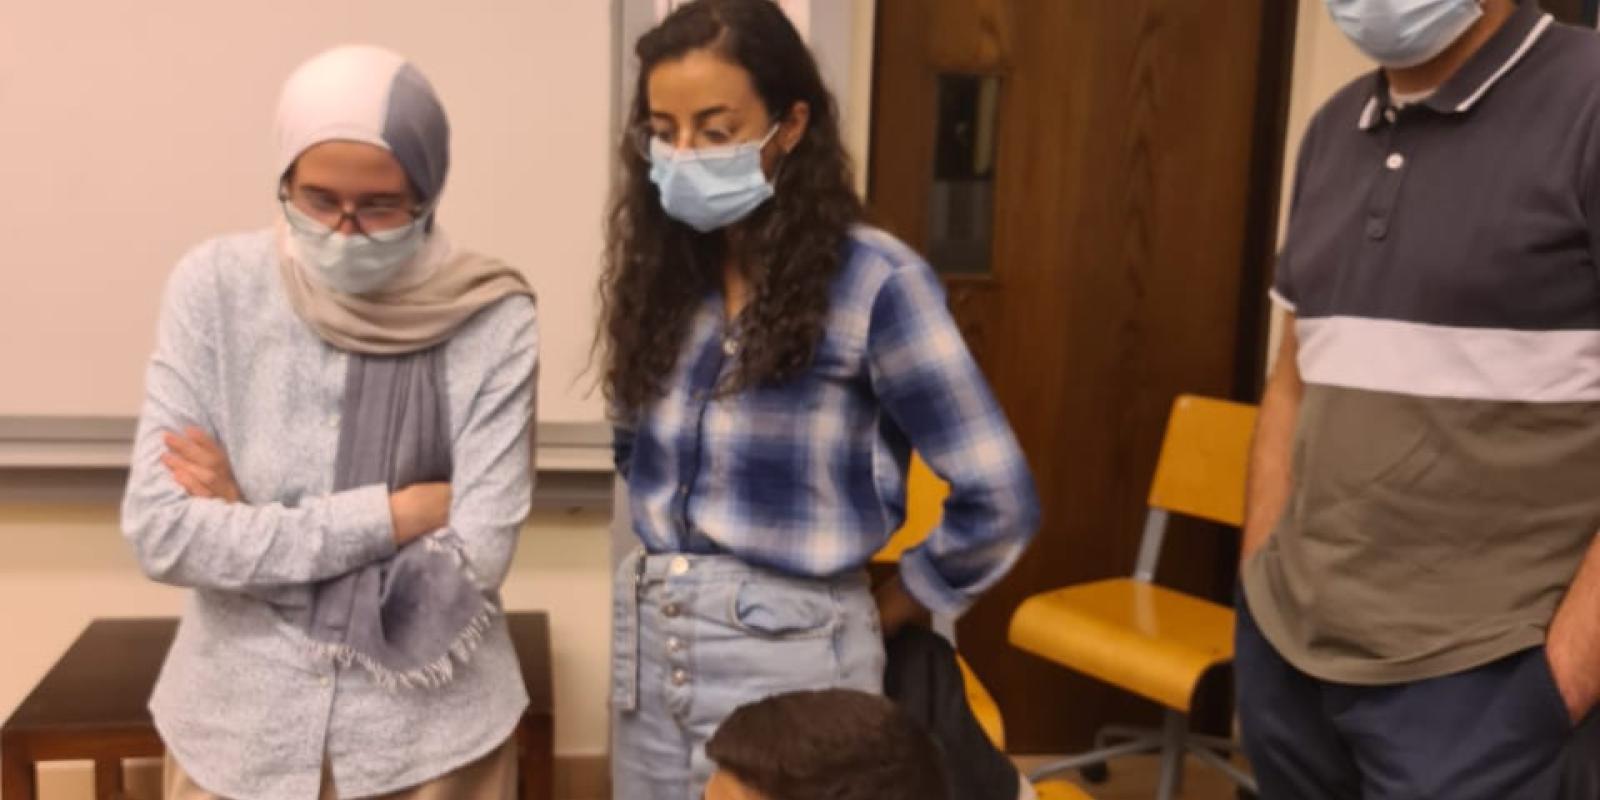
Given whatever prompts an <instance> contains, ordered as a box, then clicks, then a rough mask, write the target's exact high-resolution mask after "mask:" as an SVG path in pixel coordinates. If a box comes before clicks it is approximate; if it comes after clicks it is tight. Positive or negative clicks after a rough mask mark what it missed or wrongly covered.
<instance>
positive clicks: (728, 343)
mask: <svg viewBox="0 0 1600 800" xmlns="http://www.w3.org/2000/svg"><path fill="white" fill-rule="evenodd" d="M738 353H739V340H738V339H735V338H733V337H731V336H730V337H728V338H726V339H723V340H722V354H723V355H725V356H733V355H738Z"/></svg>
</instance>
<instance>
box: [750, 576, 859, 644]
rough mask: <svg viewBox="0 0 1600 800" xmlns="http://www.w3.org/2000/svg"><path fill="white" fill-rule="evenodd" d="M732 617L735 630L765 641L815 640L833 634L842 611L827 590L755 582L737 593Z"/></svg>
mask: <svg viewBox="0 0 1600 800" xmlns="http://www.w3.org/2000/svg"><path fill="white" fill-rule="evenodd" d="M728 617H729V622H731V623H732V625H733V626H734V627H735V628H738V629H739V630H741V631H743V632H744V633H747V634H749V635H751V636H755V637H759V638H762V639H773V640H789V639H814V638H821V637H824V636H829V635H831V634H832V633H833V629H834V627H835V626H836V625H837V624H838V621H839V610H838V607H837V605H836V604H835V603H834V600H833V596H832V593H830V592H829V591H828V590H827V588H826V587H821V586H818V587H810V586H797V585H789V584H788V582H786V581H782V580H767V579H762V580H756V579H751V580H745V581H743V582H741V583H740V584H739V588H738V590H737V591H735V592H734V594H733V601H732V607H731V608H729V609H728Z"/></svg>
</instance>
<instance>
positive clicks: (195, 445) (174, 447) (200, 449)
mask: <svg viewBox="0 0 1600 800" xmlns="http://www.w3.org/2000/svg"><path fill="white" fill-rule="evenodd" d="M195 433H199V434H200V436H201V437H202V438H198V439H197V438H195V437H194V434H195ZM162 441H164V442H165V443H166V445H167V449H168V450H171V451H172V452H174V453H176V454H178V455H179V456H182V457H183V460H185V461H187V462H189V463H191V464H194V465H196V466H201V467H205V468H207V469H210V470H212V471H221V467H222V466H223V465H225V464H226V463H227V461H226V459H225V458H224V456H223V455H222V450H221V449H220V448H218V447H217V446H216V443H215V442H213V441H212V440H211V438H210V437H208V436H206V435H205V432H204V431H201V430H199V429H198V428H190V429H189V434H187V435H184V436H179V435H177V434H175V433H170V432H169V433H166V434H163V435H162Z"/></svg>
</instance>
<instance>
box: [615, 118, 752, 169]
mask: <svg viewBox="0 0 1600 800" xmlns="http://www.w3.org/2000/svg"><path fill="white" fill-rule="evenodd" d="M628 141H629V143H630V144H632V145H633V151H634V152H635V153H638V154H639V157H640V158H642V159H644V160H645V161H649V160H650V159H651V151H652V150H653V149H655V148H664V149H666V150H667V152H674V151H676V150H678V135H677V133H676V132H674V131H667V130H656V129H655V128H654V127H652V126H651V125H650V123H648V122H645V123H640V124H638V125H635V126H634V127H633V129H632V130H631V131H629V133H628ZM736 144H743V142H738V141H734V139H733V136H732V135H731V134H729V133H728V132H727V131H723V130H718V129H715V128H702V129H700V130H696V131H695V132H694V134H693V135H692V136H690V137H689V150H690V151H691V152H695V151H700V150H710V149H715V148H719V147H728V146H730V145H736Z"/></svg>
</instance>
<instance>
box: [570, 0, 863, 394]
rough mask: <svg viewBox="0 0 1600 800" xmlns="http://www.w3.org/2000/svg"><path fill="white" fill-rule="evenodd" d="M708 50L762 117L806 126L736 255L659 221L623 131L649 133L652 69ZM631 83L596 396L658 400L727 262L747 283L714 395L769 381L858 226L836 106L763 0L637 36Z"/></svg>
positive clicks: (791, 370)
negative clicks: (794, 115) (793, 114)
mask: <svg viewBox="0 0 1600 800" xmlns="http://www.w3.org/2000/svg"><path fill="white" fill-rule="evenodd" d="M702 49H709V50H710V51H711V52H713V53H715V54H717V55H718V56H719V57H721V58H723V59H724V60H726V61H728V62H729V63H731V64H735V65H738V66H740V67H742V68H743V69H744V70H745V71H746V72H748V73H749V75H750V78H751V83H752V85H753V86H754V87H755V90H756V92H757V94H759V95H760V97H761V100H762V103H763V104H764V105H765V106H766V109H767V113H768V116H770V117H771V118H772V119H773V120H779V119H783V118H785V117H787V116H788V114H789V111H790V109H792V108H794V106H795V104H796V103H799V102H803V103H806V104H807V105H808V106H809V108H810V122H809V125H808V126H807V127H806V130H805V133H804V135H803V136H802V137H801V139H800V141H799V142H798V144H796V145H795V147H794V148H793V149H792V150H791V151H790V152H789V153H788V154H787V155H786V156H784V158H783V161H782V163H781V164H780V166H779V168H778V170H777V174H776V177H775V179H774V180H775V185H774V188H775V190H776V192H775V195H774V197H773V198H772V199H771V200H769V201H767V202H766V203H764V204H763V205H762V206H761V207H760V208H758V209H757V210H756V211H754V212H753V213H752V214H751V215H750V216H749V217H747V218H745V220H743V221H742V222H741V223H739V234H738V236H737V241H738V245H737V246H738V248H739V252H737V253H732V254H730V253H729V252H728V248H729V247H730V246H732V245H730V244H729V238H728V237H727V236H726V235H725V234H724V233H723V232H722V231H712V232H710V233H704V234H703V233H699V232H697V231H695V230H694V229H693V228H691V227H689V226H687V225H684V224H683V223H681V222H678V221H676V220H674V219H672V218H670V217H668V216H667V215H666V213H665V212H664V211H663V210H662V208H661V203H660V200H659V196H658V192H657V190H656V187H655V185H654V184H652V183H651V181H650V163H649V161H648V160H647V159H646V157H645V156H644V155H642V154H641V153H640V151H639V148H638V147H637V145H636V140H635V138H634V131H636V130H638V129H639V128H641V127H642V126H643V125H645V124H646V123H648V121H649V119H650V102H649V97H648V92H647V86H648V81H649V78H650V74H651V72H652V71H653V70H654V69H655V68H656V67H657V66H658V65H660V64H662V63H663V62H669V61H673V60H676V59H679V58H682V57H684V56H686V55H688V54H689V53H691V52H693V51H696V50H702ZM634 52H635V54H636V55H637V56H638V59H639V80H638V84H637V86H636V87H635V90H634V100H633V106H632V110H631V112H630V113H629V116H628V120H627V123H628V124H627V128H626V130H625V131H624V136H623V141H622V142H621V143H620V145H619V146H618V148H617V153H618V157H619V158H620V159H621V161H622V167H623V169H622V182H621V184H620V186H619V187H618V191H617V196H616V199H615V201H614V203H613V205H612V208H611V212H610V215H609V218H608V220H607V225H606V240H607V242H606V256H605V267H604V271H603V273H602V275H601V278H600V301H601V309H602V312H601V313H602V321H601V327H600V331H599V334H598V335H597V339H596V344H597V345H598V346H602V347H603V352H604V362H603V363H604V364H605V372H604V387H605V393H606V398H607V400H609V401H610V402H611V405H612V407H613V409H614V410H615V411H616V412H618V413H624V414H626V413H630V412H632V411H636V410H639V409H642V408H644V407H646V406H648V405H649V404H651V403H652V402H654V401H655V400H657V399H659V398H660V397H661V396H662V395H663V394H664V393H665V391H666V388H667V387H666V384H667V381H668V379H669V378H670V376H671V374H672V372H673V370H674V368H675V367H676V366H677V363H678V360H679V358H680V356H681V351H682V349H683V346H684V338H685V337H686V336H687V334H688V331H689V326H690V322H691V321H692V319H693V318H694V315H695V312H696V310H697V309H698V307H699V305H700V304H701V303H702V302H704V300H705V298H706V297H707V296H708V294H709V293H710V292H711V291H713V290H714V289H715V288H716V287H717V285H718V282H719V281H720V280H721V276H722V266H723V263H724V260H725V258H727V257H728V256H729V255H732V256H734V257H736V258H737V259H738V263H740V264H741V265H742V268H743V269H744V270H745V275H746V277H747V278H748V279H749V281H750V287H751V293H750V299H749V303H748V305H747V306H746V307H745V308H744V310H743V311H742V312H741V314H740V317H739V320H738V322H739V330H740V333H741V337H742V343H741V344H742V346H741V348H740V351H739V363H738V365H737V367H736V369H735V370H734V371H733V373H732V379H731V380H730V381H729V382H728V383H727V384H725V385H724V386H723V389H724V390H725V391H737V390H738V389H742V388H747V387H753V386H759V385H766V384H772V383H781V382H783V381H785V380H787V379H790V378H793V377H795V376H796V375H798V374H799V373H801V372H802V371H804V370H805V369H806V368H807V367H809V366H810V364H811V361H812V358H813V356H814V355H815V352H816V349H817V343H818V342H819V341H820V339H821V338H822V333H823V325H824V322H825V321H826V318H827V314H828V295H829V289H830V286H831V285H832V282H833V279H834V276H835V275H836V274H837V273H838V271H839V267H840V264H841V262H842V261H843V259H844V256H845V252H844V251H845V238H846V237H847V236H848V234H849V231H850V227H851V226H852V225H853V224H855V223H856V222H857V221H858V220H860V219H861V218H862V215H863V211H862V205H861V200H860V198H859V197H857V196H856V193H855V189H854V187H853V178H852V173H851V167H850V158H849V156H848V155H847V154H846V153H845V150H844V145H843V143H842V142H841V139H840V135H839V121H838V112H837V107H836V105H835V104H834V100H833V97H832V95H830V94H829V92H828V90H827V88H826V87H825V86H824V85H823V83H822V76H821V74H820V73H819V72H818V70H817V65H816V62H815V61H814V60H813V59H812V57H811V52H810V51H809V50H807V49H806V45H805V43H804V42H803V41H801V39H800V35H799V33H798V32H797V31H795V29H794V26H793V25H791V24H790V23H789V20H788V18H787V17H785V16H784V14H783V12H782V10H780V9H779V8H778V5H777V4H776V3H774V2H772V1H771V0H696V2H692V3H689V4H687V5H684V6H681V7H679V8H678V9H677V10H676V11H674V12H673V13H672V14H671V15H670V16H668V17H667V19H666V20H664V21H663V22H662V23H661V24H660V25H659V26H657V27H656V28H654V29H653V30H651V31H650V32H649V33H646V34H645V35H644V36H642V37H640V39H639V42H638V44H637V45H636V46H635V48H634Z"/></svg>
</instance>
